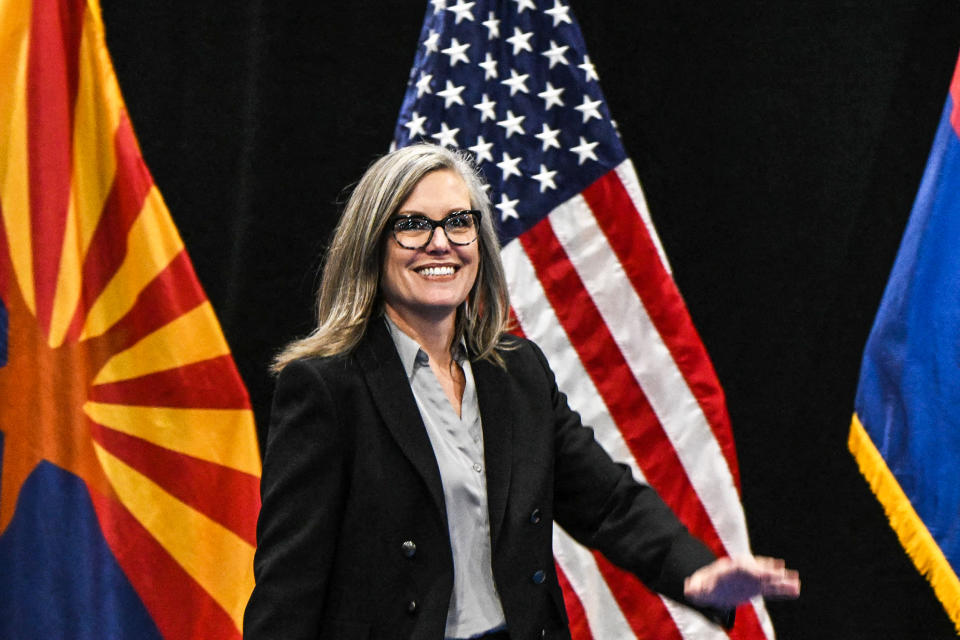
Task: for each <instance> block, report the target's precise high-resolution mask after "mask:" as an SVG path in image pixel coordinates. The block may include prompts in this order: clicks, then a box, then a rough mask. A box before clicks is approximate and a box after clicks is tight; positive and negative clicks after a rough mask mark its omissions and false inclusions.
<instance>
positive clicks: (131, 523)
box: [90, 491, 240, 640]
mask: <svg viewBox="0 0 960 640" xmlns="http://www.w3.org/2000/svg"><path fill="white" fill-rule="evenodd" d="M90 498H91V499H92V501H93V506H94V509H95V510H96V512H97V518H98V519H99V521H100V528H101V529H102V530H103V535H104V537H105V538H106V540H107V544H109V545H110V548H111V549H112V550H113V554H114V556H115V557H116V558H117V562H119V563H120V566H121V567H122V568H123V571H124V573H126V575H127V578H128V579H129V580H130V583H131V584H132V585H133V588H134V589H135V590H136V592H137V593H138V594H139V595H140V599H141V600H143V604H144V606H146V608H147V611H149V612H150V615H151V616H152V617H153V621H154V622H155V623H156V624H157V628H158V629H159V630H160V634H161V635H162V636H163V637H164V638H166V639H167V640H208V639H210V638H217V639H218V640H231V639H235V640H240V633H239V631H237V628H236V627H235V626H234V624H233V621H232V620H231V619H230V616H229V615H227V613H226V612H225V611H224V610H223V609H222V608H221V607H220V605H218V604H217V602H216V601H215V600H214V599H213V598H212V597H211V596H210V594H208V593H207V592H206V591H205V590H204V589H203V587H201V586H200V585H199V584H197V582H196V581H195V580H194V579H193V578H191V577H190V575H189V574H188V573H187V572H186V571H184V570H183V567H181V566H180V565H179V564H178V563H177V561H176V560H174V559H173V557H172V556H170V554H169V553H167V551H166V550H165V549H164V548H163V547H162V546H161V545H160V544H159V543H158V542H157V541H156V540H155V539H154V538H153V536H151V535H150V532H148V531H147V530H146V529H144V528H143V526H141V525H140V523H139V522H137V520H136V518H134V517H133V516H132V515H131V514H130V512H129V511H127V509H126V508H125V507H124V506H123V505H121V504H120V503H118V502H116V501H115V500H112V499H109V498H105V497H104V496H102V495H100V494H98V493H97V492H95V491H91V492H90Z"/></svg>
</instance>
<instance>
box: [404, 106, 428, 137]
mask: <svg viewBox="0 0 960 640" xmlns="http://www.w3.org/2000/svg"><path fill="white" fill-rule="evenodd" d="M426 121H427V117H426V116H421V115H420V114H419V113H417V112H416V111H414V112H413V114H412V115H411V116H410V120H409V121H408V122H407V123H406V124H404V125H403V126H405V127H406V128H407V129H409V130H410V137H411V138H415V137H416V136H418V135H420V136H425V135H427V132H426V131H424V129H423V123H424V122H426Z"/></svg>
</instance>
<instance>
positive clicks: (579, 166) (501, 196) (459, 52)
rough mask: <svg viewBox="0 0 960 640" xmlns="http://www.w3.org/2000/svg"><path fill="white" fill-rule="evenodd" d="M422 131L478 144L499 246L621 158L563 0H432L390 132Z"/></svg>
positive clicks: (405, 141) (404, 140)
mask: <svg viewBox="0 0 960 640" xmlns="http://www.w3.org/2000/svg"><path fill="white" fill-rule="evenodd" d="M551 3H552V6H549V5H550V4H551ZM418 141H426V142H431V143H434V144H441V145H445V146H449V147H457V148H462V149H468V150H469V151H470V152H471V153H473V155H474V157H475V158H476V160H477V164H478V165H479V167H480V170H481V171H482V173H483V174H484V176H485V178H486V180H487V182H488V184H489V186H490V200H491V202H492V203H493V206H494V212H495V213H496V214H497V216H496V217H497V223H498V225H497V226H498V233H499V236H500V242H501V243H502V244H503V245H506V244H507V243H509V242H510V241H512V240H513V239H514V238H516V237H517V236H519V235H520V234H522V233H523V232H524V231H526V230H527V229H529V228H530V227H532V226H533V225H535V224H536V223H537V222H539V221H540V220H541V219H542V218H544V217H545V216H546V215H547V214H549V213H550V211H552V210H553V209H554V208H556V207H557V206H558V205H560V204H562V203H563V202H566V201H567V200H569V199H570V198H571V197H573V196H575V195H577V194H579V193H580V192H581V191H583V189H584V188H586V187H587V186H588V185H590V184H591V183H592V182H593V181H595V180H596V179H597V178H599V177H600V176H602V175H603V174H605V173H607V172H608V171H610V170H611V169H613V168H614V167H616V166H617V165H619V164H620V163H621V162H622V161H623V160H624V159H625V158H626V152H625V151H624V149H623V145H622V144H621V142H620V139H619V137H618V135H617V132H616V129H615V128H614V123H613V121H612V120H611V118H610V112H609V110H608V109H607V104H606V100H604V98H603V93H602V92H601V91H600V86H599V84H598V77H597V73H596V70H595V69H594V67H593V63H592V62H591V61H590V57H589V56H588V55H587V52H586V45H585V44H584V42H583V36H582V35H581V33H580V27H579V26H578V25H577V23H576V20H575V19H574V17H573V16H572V15H571V13H570V8H569V7H568V6H566V5H564V4H563V3H562V2H560V0H536V1H535V0H477V1H476V2H465V1H464V0H457V2H456V3H455V4H454V3H452V2H450V0H431V2H430V6H428V8H427V15H426V18H425V20H424V24H423V30H422V32H421V34H420V44H419V46H418V47H417V54H416V57H415V59H414V63H413V68H412V70H411V71H410V79H409V81H408V84H407V93H406V96H405V97H404V100H403V106H402V107H401V109H400V116H399V118H398V120H397V127H396V130H395V133H394V145H395V146H397V147H403V146H406V145H409V144H411V143H414V142H418Z"/></svg>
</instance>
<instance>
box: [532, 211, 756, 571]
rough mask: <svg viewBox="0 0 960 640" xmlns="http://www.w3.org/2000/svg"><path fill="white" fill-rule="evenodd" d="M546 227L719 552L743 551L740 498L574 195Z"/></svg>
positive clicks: (669, 359) (683, 384)
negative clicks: (672, 453)
mask: <svg viewBox="0 0 960 640" xmlns="http://www.w3.org/2000/svg"><path fill="white" fill-rule="evenodd" d="M550 223H551V224H552V225H553V230H554V233H555V234H556V236H557V239H558V240H559V241H560V244H561V245H562V246H563V248H564V249H565V250H566V253H567V256H568V257H569V259H570V262H571V263H572V264H573V266H574V268H575V269H576V270H577V273H578V274H579V275H580V278H581V280H582V281H583V283H584V286H585V287H586V289H587V291H588V293H589V294H590V297H591V298H592V299H593V302H594V304H595V305H596V307H597V310H598V311H599V312H600V315H601V316H602V317H603V319H604V322H605V323H606V325H607V328H608V329H609V330H610V333H611V334H612V335H613V339H614V341H615V342H616V343H617V346H618V347H619V349H620V351H621V353H622V354H623V357H624V359H625V360H626V361H627V364H628V365H629V366H630V369H631V370H632V371H633V375H634V377H635V378H636V380H637V382H638V383H639V385H640V387H641V388H642V389H643V392H644V394H645V395H646V396H647V399H648V400H649V402H650V406H651V407H652V408H653V411H654V413H656V415H657V417H658V418H659V420H660V423H661V425H662V426H663V430H664V432H665V433H666V435H667V437H668V438H669V439H670V441H671V442H672V443H673V446H674V449H675V450H676V452H677V456H678V457H679V458H680V463H681V464H682V465H683V468H684V470H685V471H686V474H687V477H688V478H689V479H690V483H691V484H692V485H693V488H694V490H695V491H696V493H697V495H698V496H699V497H700V501H701V502H702V503H703V506H704V508H705V509H706V511H707V514H708V515H709V517H710V520H711V521H712V522H713V526H714V528H715V529H716V531H717V534H718V535H719V537H720V540H721V542H722V543H723V545H724V547H725V548H726V549H727V552H728V553H730V554H733V555H737V554H744V553H749V543H748V542H747V535H746V521H745V519H744V516H743V509H742V508H741V505H740V497H739V495H738V494H737V490H736V487H735V486H734V483H733V476H732V475H731V473H730V469H729V467H728V466H727V462H726V459H725V458H724V456H723V452H722V451H721V450H720V445H719V444H718V443H717V441H716V439H715V438H714V436H713V431H712V430H711V429H710V425H709V424H708V423H707V419H706V417H705V416H704V415H703V412H702V410H701V408H700V404H699V403H698V402H697V399H696V397H695V396H694V395H693V392H692V391H691V390H690V387H689V386H688V385H687V381H686V380H685V379H684V377H683V374H682V373H681V371H680V369H679V368H678V367H677V365H676V363H675V362H674V361H673V356H672V355H671V354H670V351H669V350H668V349H667V345H666V344H665V343H664V341H663V339H662V337H661V336H660V334H659V332H658V331H657V328H656V326H655V325H654V324H653V321H652V320H651V319H650V316H649V315H648V314H647V310H646V308H645V307H644V305H643V302H642V301H641V299H640V297H639V296H638V295H637V293H636V291H635V290H634V289H633V286H632V284H631V283H630V280H629V278H628V277H627V275H626V273H624V271H623V267H622V265H621V264H620V262H619V261H618V260H617V256H616V254H615V253H614V252H613V250H612V249H611V247H610V245H609V244H608V243H607V239H606V237H605V236H604V235H603V232H602V231H601V230H600V228H599V227H598V225H597V222H596V220H595V219H594V217H593V213H592V212H591V211H590V207H589V206H588V205H587V203H586V201H585V200H584V199H583V198H582V197H580V196H575V197H573V198H571V199H570V200H568V201H567V202H565V203H563V204H562V205H560V206H559V207H557V208H556V209H554V210H553V212H551V214H550Z"/></svg>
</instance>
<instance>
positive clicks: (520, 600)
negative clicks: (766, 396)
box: [244, 320, 714, 640]
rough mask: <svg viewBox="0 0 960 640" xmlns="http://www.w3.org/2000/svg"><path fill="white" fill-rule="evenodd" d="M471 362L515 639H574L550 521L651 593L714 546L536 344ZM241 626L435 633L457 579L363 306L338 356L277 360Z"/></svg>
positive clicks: (385, 348) (426, 462) (427, 452)
mask: <svg viewBox="0 0 960 640" xmlns="http://www.w3.org/2000/svg"><path fill="white" fill-rule="evenodd" d="M512 340H515V347H516V348H514V349H512V350H505V351H503V352H502V355H503V357H504V359H505V361H506V365H507V366H506V369H503V368H501V367H498V366H496V365H494V364H491V363H489V362H487V361H483V360H476V361H472V367H473V374H474V379H475V381H476V389H477V396H478V401H479V407H480V415H481V418H482V423H483V437H484V450H485V457H486V473H487V491H488V504H489V510H490V530H491V538H492V540H491V543H492V562H493V575H494V580H495V582H496V585H497V590H498V592H499V595H500V600H501V603H502V605H503V610H504V613H505V614H506V619H507V626H508V628H509V631H510V635H511V638H512V639H513V640H526V639H528V638H530V639H532V638H565V639H568V638H569V637H570V634H569V631H568V630H567V617H566V611H565V609H564V604H563V597H562V594H561V591H560V587H559V584H558V582H557V576H556V572H555V569H554V563H553V553H552V548H551V535H552V532H551V529H552V527H553V523H554V521H556V522H557V523H558V524H560V525H561V526H562V527H563V528H564V529H565V530H566V531H567V532H568V533H570V534H571V535H572V536H573V537H574V538H576V539H577V540H579V541H580V542H582V543H583V544H586V545H587V546H590V547H593V548H596V549H599V550H600V551H601V552H603V553H604V554H605V555H606V556H607V557H608V558H609V559H610V560H611V561H612V562H614V563H615V564H617V565H619V566H621V567H623V568H625V569H628V570H630V571H632V572H634V573H635V574H636V575H637V576H638V577H639V578H640V579H641V580H643V581H644V582H645V583H646V584H648V585H650V586H651V587H652V588H654V589H656V590H657V591H659V592H661V593H663V594H665V595H667V596H669V597H671V598H674V599H676V600H679V601H682V600H683V598H682V593H683V580H684V578H686V577H687V576H688V575H690V574H691V573H693V572H694V571H695V570H696V569H698V568H700V567H701V566H703V565H705V564H708V563H709V562H711V561H712V560H713V559H714V556H713V554H712V553H711V552H710V551H709V550H707V549H706V547H705V546H704V545H702V544H701V543H700V542H699V541H697V540H696V539H694V538H693V537H691V536H690V535H689V534H688V532H687V531H686V529H685V528H684V527H683V526H682V525H681V524H680V523H679V522H678V521H677V519H676V518H675V517H674V515H673V513H672V512H671V511H670V510H669V508H668V507H667V506H666V505H665V504H664V503H663V502H662V501H661V499H660V498H659V497H658V496H657V495H656V493H655V492H654V491H653V490H652V489H651V488H649V487H647V486H646V485H641V484H639V483H637V482H635V481H634V480H633V477H632V474H631V472H630V470H629V468H627V467H626V466H624V465H619V464H615V463H614V462H613V461H611V459H610V457H609V456H608V455H607V454H606V453H605V452H604V451H603V449H601V448H600V446H599V445H598V444H597V442H596V441H595V440H594V437H593V431H592V430H591V429H589V428H587V427H584V426H583V425H582V424H581V422H580V417H579V415H578V414H577V413H575V412H573V411H572V410H570V409H569V408H568V406H567V402H566V397H565V396H564V394H562V393H560V392H559V391H558V390H557V386H556V383H555V381H554V376H553V373H552V372H551V370H550V368H549V366H548V364H547V361H546V359H545V358H544V356H543V354H542V353H541V352H540V350H539V349H538V348H537V347H536V346H535V345H534V344H533V343H532V342H529V341H526V340H520V339H512ZM261 493H262V500H263V506H262V509H261V511H260V518H259V521H258V524H257V545H258V546H257V552H256V557H255V560H254V572H255V576H256V587H255V588H254V591H253V595H252V596H251V598H250V602H249V603H248V605H247V609H246V613H245V616H244V638H247V639H248V640H254V639H256V640H260V639H267V638H271V639H277V640H295V639H299V638H304V639H306V638H310V639H313V638H323V639H328V638H329V639H333V638H335V639H337V640H352V639H360V638H396V639H400V638H410V639H417V640H442V638H443V635H444V625H445V621H446V613H447V607H448V604H449V602H450V594H451V591H452V586H453V560H452V552H451V549H450V542H449V538H448V532H447V521H446V510H445V508H444V500H443V491H442V488H441V484H440V472H439V470H438V468H437V463H436V460H435V458H434V455H433V450H432V448H431V445H430V440H429V438H428V436H427V432H426V430H425V428H424V426H423V422H422V421H421V418H420V414H419V411H418V409H417V405H416V403H415V400H414V398H413V392H412V390H411V389H410V385H409V382H408V381H407V378H406V374H405V373H404V370H403V366H402V364H401V362H400V358H399V356H398V355H397V351H396V348H395V347H394V344H393V341H392V339H391V337H390V335H389V333H388V331H387V328H386V326H385V324H384V322H382V321H378V320H374V321H373V322H371V327H370V329H369V330H368V332H367V334H366V336H365V337H364V339H363V340H362V342H361V343H360V344H359V346H358V347H357V348H356V349H355V350H354V351H353V352H352V353H351V354H348V355H343V356H337V357H332V358H310V359H304V360H300V361H296V362H293V363H291V364H290V365H288V366H287V367H286V368H285V369H284V370H283V372H282V373H281V374H280V377H279V379H278V381H277V387H276V393H275V396H274V405H273V413H272V417H271V423H270V430H269V433H268V437H267V443H266V449H265V453H264V461H263V479H262V486H261Z"/></svg>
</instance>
